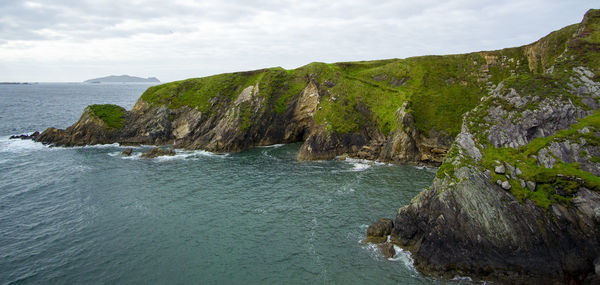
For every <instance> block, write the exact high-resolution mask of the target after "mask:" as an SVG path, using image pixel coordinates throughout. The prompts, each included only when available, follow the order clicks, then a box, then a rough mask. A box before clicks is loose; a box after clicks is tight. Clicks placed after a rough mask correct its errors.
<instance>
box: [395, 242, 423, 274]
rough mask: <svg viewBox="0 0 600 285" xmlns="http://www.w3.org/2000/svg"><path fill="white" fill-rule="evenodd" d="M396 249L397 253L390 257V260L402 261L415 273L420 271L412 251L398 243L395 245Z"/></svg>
mask: <svg viewBox="0 0 600 285" xmlns="http://www.w3.org/2000/svg"><path fill="white" fill-rule="evenodd" d="M394 250H396V254H395V255H394V256H393V257H390V258H388V260H389V261H399V262H402V264H404V266H405V267H406V268H407V269H408V270H410V271H411V272H412V273H413V274H415V275H417V274H419V272H418V271H417V269H416V268H415V260H414V259H413V258H412V254H411V253H410V251H407V250H403V249H402V248H401V247H399V246H397V245H394Z"/></svg>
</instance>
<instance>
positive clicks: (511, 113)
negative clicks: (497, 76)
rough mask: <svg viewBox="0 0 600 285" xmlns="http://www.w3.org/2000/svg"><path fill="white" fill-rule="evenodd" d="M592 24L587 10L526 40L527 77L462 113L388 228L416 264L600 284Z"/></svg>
mask: <svg viewBox="0 0 600 285" xmlns="http://www.w3.org/2000/svg"><path fill="white" fill-rule="evenodd" d="M599 28H600V11H599V10H591V11H589V12H588V13H587V14H586V16H585V18H584V20H583V22H582V23H581V24H579V25H575V26H570V27H567V28H565V29H563V30H560V31H558V32H555V33H553V34H551V35H549V36H548V37H546V38H544V39H542V40H540V41H539V42H537V43H535V44H532V45H530V46H527V47H525V48H524V51H525V54H526V56H527V57H528V59H529V60H528V62H529V64H528V67H529V69H530V70H531V71H532V72H531V73H526V74H520V75H515V76H512V77H509V78H507V79H506V80H504V81H503V83H501V84H499V85H498V86H497V87H496V88H494V90H492V91H491V92H490V93H489V94H488V95H487V96H485V97H483V98H482V101H481V103H480V104H479V105H478V106H477V107H476V108H474V109H473V110H472V111H470V112H468V113H466V114H465V115H464V119H463V124H462V128H461V132H460V133H459V134H458V136H457V138H456V140H455V142H454V143H453V145H452V147H451V149H450V151H449V152H448V155H447V157H446V158H445V161H444V163H443V164H442V165H441V167H440V168H439V170H438V173H437V178H435V180H434V182H433V185H432V186H431V187H430V188H428V189H426V190H424V191H423V192H421V193H420V194H419V195H418V196H417V197H415V198H414V199H413V201H411V203H410V205H408V206H406V207H403V208H401V209H400V210H399V211H398V215H397V217H396V220H395V224H394V230H393V231H392V234H391V237H392V242H394V243H396V244H399V245H401V246H403V247H406V248H408V249H410V250H411V251H412V253H413V257H414V259H415V263H416V266H417V268H419V269H420V270H421V271H423V272H425V273H429V274H434V275H443V276H448V277H452V276H455V275H461V276H464V275H470V276H474V277H478V278H483V279H492V280H494V279H495V280H500V281H503V282H510V283H526V284H527V283H529V284H530V283H540V284H553V283H575V284H577V283H589V284H598V283H600V178H599V177H598V175H600V145H599V142H600V111H598V107H599V104H598V103H599V102H600V84H599V83H598V79H599V77H598V74H600V65H599V64H598V63H599V61H600V40H599V39H600V37H599V36H600V29H599ZM556 47H559V48H556Z"/></svg>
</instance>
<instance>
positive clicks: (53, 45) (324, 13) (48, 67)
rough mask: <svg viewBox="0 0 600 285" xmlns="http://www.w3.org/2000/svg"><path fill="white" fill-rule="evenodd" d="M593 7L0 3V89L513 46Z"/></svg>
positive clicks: (476, 1) (599, 1)
mask: <svg viewBox="0 0 600 285" xmlns="http://www.w3.org/2000/svg"><path fill="white" fill-rule="evenodd" d="M590 8H600V0H568V1H565V0H546V1H542V0H526V1H524V0H507V1H502V0H493V1H488V0H457V1H449V0H446V1H436V0H402V1H400V0H392V1H388V0H371V1H366V0H345V1H335V0H325V1H321V0H318V1H310V0H303V1H291V0H258V1H250V0H246V1H244V0H217V1H212V0H205V1H191V0H120V1H103V0H53V1H45V0H32V1H19V0H0V82H80V81H84V80H86V79H90V78H95V77H102V76H107V75H121V74H128V75H132V76H140V77H150V76H155V77H158V79H160V80H161V81H162V82H169V81H175V80H181V79H186V78H192V77H202V76H207V75H212V74H218V73H224V72H234V71H245V70H254V69H260V68H265V67H274V66H281V67H284V68H287V69H291V68H297V67H300V66H302V65H305V64H308V63H310V62H315V61H319V62H340V61H359V60H375V59H387V58H406V57H411V56H419V55H429V54H455V53H465V52H473V51H481V50H495V49H501V48H506V47H513V46H521V45H525V44H528V43H531V42H534V41H536V40H538V39H539V38H541V37H543V36H545V35H546V34H548V33H550V32H552V31H554V30H557V29H560V28H562V27H564V26H567V25H570V24H574V23H578V22H580V21H581V19H582V17H583V15H584V13H585V12H586V11H587V10H588V9H590Z"/></svg>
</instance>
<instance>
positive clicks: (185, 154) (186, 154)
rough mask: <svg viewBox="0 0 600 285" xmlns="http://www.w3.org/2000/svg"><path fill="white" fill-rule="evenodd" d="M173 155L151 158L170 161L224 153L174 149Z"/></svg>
mask: <svg viewBox="0 0 600 285" xmlns="http://www.w3.org/2000/svg"><path fill="white" fill-rule="evenodd" d="M175 152H176V153H175V155H171V156H169V155H165V156H159V157H156V158H153V160H154V161H158V162H161V161H170V160H181V159H196V158H199V157H225V156H226V155H220V154H215V153H212V152H210V151H206V150H175Z"/></svg>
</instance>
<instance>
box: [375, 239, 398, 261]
mask: <svg viewBox="0 0 600 285" xmlns="http://www.w3.org/2000/svg"><path fill="white" fill-rule="evenodd" d="M377 247H378V248H379V252H381V254H382V255H383V256H384V257H385V258H392V257H394V255H396V250H395V249H394V245H393V244H391V243H389V242H386V243H382V244H380V245H378V246H377Z"/></svg>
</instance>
